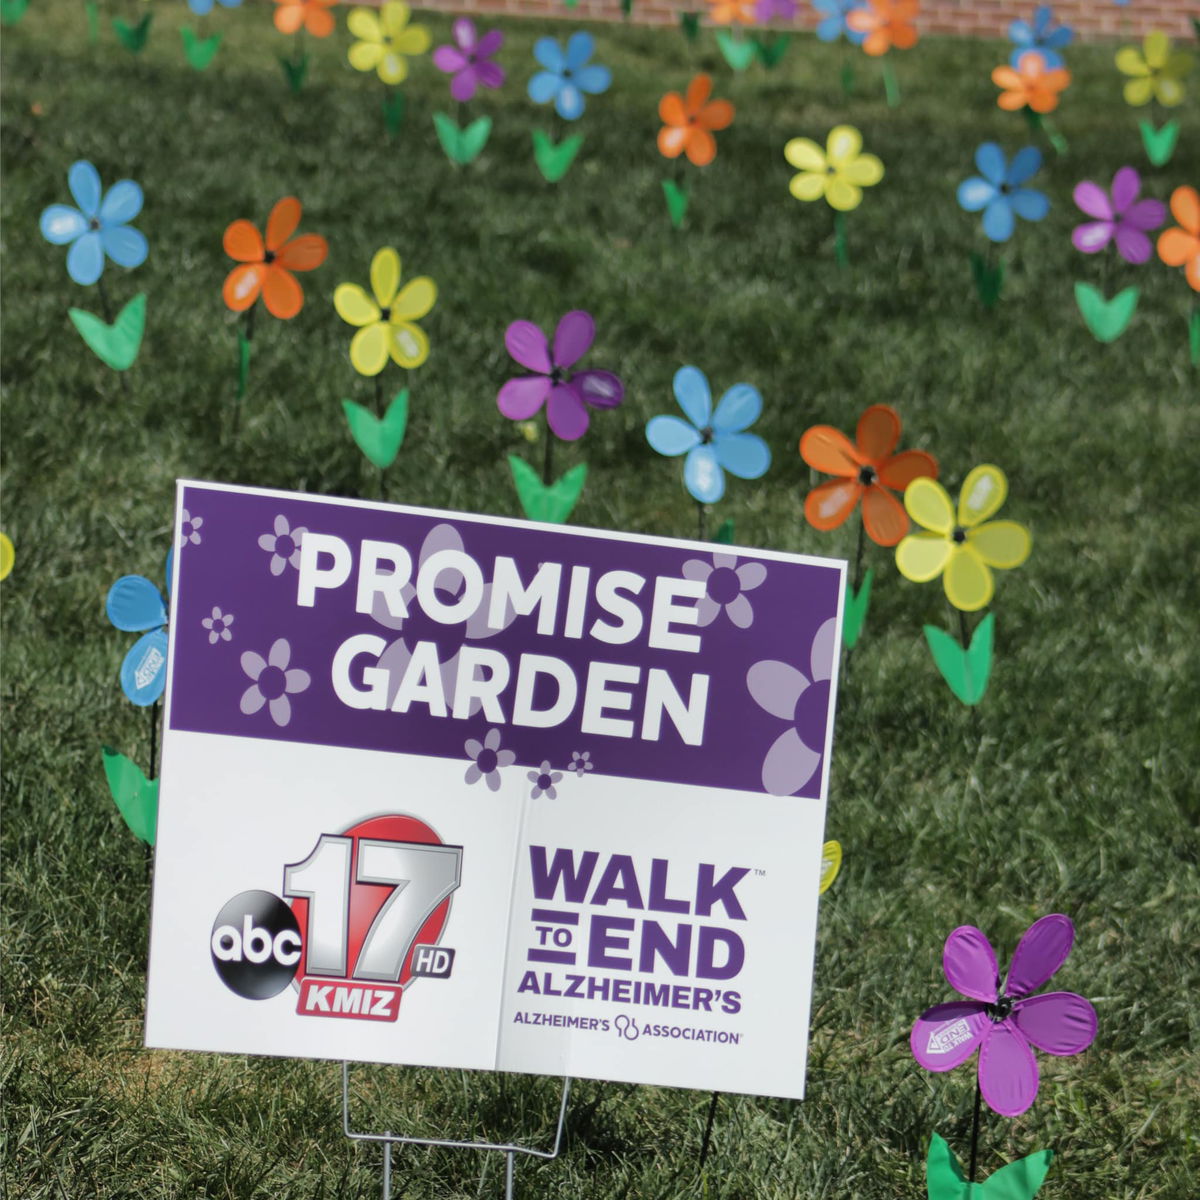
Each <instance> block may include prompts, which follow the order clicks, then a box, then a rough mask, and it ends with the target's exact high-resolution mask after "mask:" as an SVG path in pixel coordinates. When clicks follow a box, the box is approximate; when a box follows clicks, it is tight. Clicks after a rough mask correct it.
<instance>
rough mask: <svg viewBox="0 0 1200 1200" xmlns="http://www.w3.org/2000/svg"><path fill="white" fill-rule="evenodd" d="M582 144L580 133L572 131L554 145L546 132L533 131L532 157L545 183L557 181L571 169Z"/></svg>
mask: <svg viewBox="0 0 1200 1200" xmlns="http://www.w3.org/2000/svg"><path fill="white" fill-rule="evenodd" d="M582 145H583V134H582V133H573V134H571V136H570V137H565V138H563V140H562V142H561V143H559V144H558V145H555V144H554V142H553V140H552V139H551V137H550V135H549V134H548V133H543V132H542V131H541V130H540V129H535V130H534V131H533V157H534V159H535V160H536V161H537V166H538V170H539V171H541V173H542V176H543V177H544V178H545V180H546V182H547V183H557V182H558V181H559V180H560V179H561V178H562V177H563V176H564V175H565V174H566V173H567V172H568V171H569V170H570V169H571V164H572V163H573V162H574V161H575V155H576V154H578V153H579V147H580V146H582Z"/></svg>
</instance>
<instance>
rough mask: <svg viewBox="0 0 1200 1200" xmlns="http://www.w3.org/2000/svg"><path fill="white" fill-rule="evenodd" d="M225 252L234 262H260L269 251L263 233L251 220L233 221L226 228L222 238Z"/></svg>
mask: <svg viewBox="0 0 1200 1200" xmlns="http://www.w3.org/2000/svg"><path fill="white" fill-rule="evenodd" d="M222 244H223V245H224V247H225V253H226V254H228V255H229V257H230V258H232V259H233V261H234V262H241V263H260V262H262V260H263V257H264V255H265V254H266V252H267V248H266V246H264V245H263V240H262V234H260V233H259V232H258V230H257V229H255V227H254V226H253V225H251V224H250V222H249V221H246V220H241V219H239V220H237V221H232V222H231V223H230V224H229V226H228V228H227V229H226V230H225V236H224V238H223V239H222Z"/></svg>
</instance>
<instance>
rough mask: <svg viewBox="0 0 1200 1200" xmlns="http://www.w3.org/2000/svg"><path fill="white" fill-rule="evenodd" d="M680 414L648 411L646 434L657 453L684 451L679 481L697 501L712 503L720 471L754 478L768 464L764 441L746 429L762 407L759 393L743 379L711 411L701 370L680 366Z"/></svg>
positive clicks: (721, 480)
mask: <svg viewBox="0 0 1200 1200" xmlns="http://www.w3.org/2000/svg"><path fill="white" fill-rule="evenodd" d="M673 386H674V389H675V399H676V400H678V401H679V407H680V408H682V409H683V413H684V416H685V417H687V420H686V421H683V420H680V418H679V417H674V416H668V417H651V418H650V420H649V421H648V422H647V424H646V440H647V441H648V442H649V443H650V445H651V446H653V447H654V449H655V450H657V451H658V452H659V454H665V455H667V456H668V457H674V456H675V455H679V454H686V455H687V458H686V459H685V460H684V463H683V482H684V484H685V486H686V487H687V490H688V491H689V492H691V494H692V496H693V497H694V498H695V499H696V500H698V501H699V502H700V503H701V504H715V503H716V502H717V501H718V500H720V498H721V497H722V496H723V495H724V494H725V472H726V471H729V472H730V473H731V474H733V475H736V476H738V478H739V479H757V478H758V477H759V476H760V475H762V474H763V472H764V471H766V469H767V468H768V467H769V466H770V465H771V451H770V449H769V448H768V446H767V443H766V442H764V441H763V440H762V438H760V437H759V436H758V435H757V434H755V433H746V430H747V429H748V428H749V427H750V426H751V425H753V424H754V422H755V421H757V420H758V414H759V413H761V412H762V397H761V396H760V395H759V394H758V389H757V388H753V387H751V386H750V385H749V384H748V383H735V384H734V385H733V387H731V388H730V389H729V391H727V392H726V393H725V395H723V396H722V397H721V399H720V401H719V402H718V404H717V408H716V411H715V412H714V411H713V405H712V392H711V391H710V390H709V387H708V380H707V379H706V378H705V377H704V372H703V371H701V370H699V369H698V368H696V367H680V368H679V370H678V371H676V372H675V381H674V385H673Z"/></svg>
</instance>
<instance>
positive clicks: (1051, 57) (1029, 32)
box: [1008, 4, 1075, 70]
mask: <svg viewBox="0 0 1200 1200" xmlns="http://www.w3.org/2000/svg"><path fill="white" fill-rule="evenodd" d="M1074 39H1075V30H1073V29H1072V28H1071V27H1070V26H1069V25H1056V24H1055V23H1054V9H1052V8H1051V7H1050V5H1048V4H1039V5H1038V6H1037V8H1035V9H1034V10H1033V24H1032V25H1031V24H1030V23H1029V22H1028V21H1014V22H1013V23H1012V24H1011V25H1010V26H1009V27H1008V40H1009V41H1010V42H1013V43H1014V44H1015V45H1016V49H1015V50H1014V51H1013V52H1012V54H1011V56H1010V57H1009V60H1008V61H1009V62H1010V63H1011V64H1012V65H1013V66H1014V67H1015V66H1016V65H1017V64H1018V62H1020V59H1021V55H1022V54H1025V53H1027V52H1028V51H1030V50H1037V51H1039V52H1040V53H1041V56H1042V58H1044V59H1045V60H1046V69H1047V70H1052V69H1053V68H1054V67H1061V66H1062V65H1063V56H1062V55H1061V54H1059V50H1061V49H1062V48H1063V47H1064V46H1069V45H1070V44H1071V42H1072V41H1074Z"/></svg>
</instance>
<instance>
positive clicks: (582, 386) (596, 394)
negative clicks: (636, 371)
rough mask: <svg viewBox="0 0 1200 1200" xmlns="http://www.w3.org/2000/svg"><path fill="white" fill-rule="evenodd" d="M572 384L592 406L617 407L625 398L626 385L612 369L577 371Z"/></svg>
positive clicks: (585, 401)
mask: <svg viewBox="0 0 1200 1200" xmlns="http://www.w3.org/2000/svg"><path fill="white" fill-rule="evenodd" d="M571 386H572V387H573V388H574V389H575V391H576V392H577V393H578V394H579V397H580V399H582V400H583V402H584V403H585V404H588V405H590V406H591V407H592V408H616V407H617V406H618V405H619V404H620V403H621V401H622V400H624V399H625V385H624V384H623V383H622V382H621V380H620V378H619V377H618V376H616V375H614V374H613V373H612V372H611V371H576V372H575V374H574V375H572V376H571Z"/></svg>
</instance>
